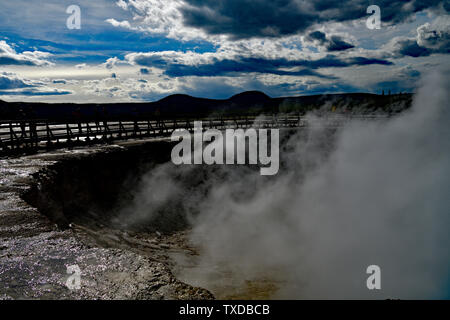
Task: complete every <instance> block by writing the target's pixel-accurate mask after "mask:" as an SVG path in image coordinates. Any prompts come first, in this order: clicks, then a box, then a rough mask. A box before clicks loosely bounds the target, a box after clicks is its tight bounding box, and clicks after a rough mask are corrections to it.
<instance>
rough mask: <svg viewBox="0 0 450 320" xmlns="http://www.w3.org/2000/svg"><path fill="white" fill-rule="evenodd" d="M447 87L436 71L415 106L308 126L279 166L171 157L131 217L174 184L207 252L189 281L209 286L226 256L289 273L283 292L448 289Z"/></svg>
mask: <svg viewBox="0 0 450 320" xmlns="http://www.w3.org/2000/svg"><path fill="white" fill-rule="evenodd" d="M449 92H450V81H449V79H448V77H444V76H443V75H439V74H433V75H430V76H429V77H427V78H425V79H424V81H423V85H422V87H421V89H419V90H418V93H417V94H416V96H415V99H414V102H413V106H412V108H411V109H410V110H409V111H407V112H404V113H403V114H401V115H399V116H396V117H394V118H392V119H390V120H387V121H382V122H358V121H354V122H352V123H350V124H349V125H347V126H346V127H344V128H342V129H340V130H339V131H338V132H337V133H336V134H332V133H330V130H329V129H326V128H325V127H321V126H318V127H314V128H310V129H308V130H302V131H299V132H298V134H296V135H294V136H291V137H290V138H289V140H288V141H287V142H285V143H283V149H282V150H280V157H281V159H282V165H281V167H280V171H279V173H278V175H277V176H274V177H261V176H260V175H259V173H258V171H257V170H252V169H251V168H246V167H235V166H221V167H219V168H215V169H211V168H207V169H206V170H203V169H202V170H203V171H202V172H203V173H199V171H200V170H199V169H198V166H197V167H196V168H193V167H188V168H181V169H179V170H178V171H177V173H174V172H175V171H174V167H173V165H171V164H166V165H163V166H161V167H160V168H158V169H156V171H153V172H152V173H150V174H149V177H148V178H147V179H145V183H144V185H143V189H142V190H141V191H140V193H139V194H140V195H141V196H138V197H137V199H141V200H142V199H150V200H152V201H147V200H145V201H141V203H142V205H136V204H135V205H134V206H133V209H132V210H131V211H133V215H132V216H130V210H129V211H128V218H127V219H128V221H134V222H136V223H141V222H142V221H143V219H149V217H150V216H152V215H154V214H155V213H154V212H155V210H154V208H155V206H160V205H161V203H162V202H170V201H169V198H172V197H171V196H169V195H170V190H171V189H172V188H171V186H176V187H175V191H176V192H175V197H176V199H178V200H179V201H180V203H182V205H181V207H178V210H181V211H182V212H183V214H185V215H186V216H187V217H188V219H189V220H190V221H191V224H192V226H193V229H192V233H191V240H192V242H193V243H194V244H195V245H196V246H197V247H198V248H199V250H200V252H201V257H202V260H201V261H200V265H199V270H202V272H201V273H196V276H197V277H199V276H201V277H202V278H201V279H199V278H197V279H191V281H192V282H194V284H200V285H204V286H205V287H207V288H208V282H209V281H210V280H211V279H212V278H214V277H215V276H217V274H215V269H214V267H217V268H219V267H220V268H225V269H227V270H229V271H230V272H231V274H233V277H234V278H235V279H237V280H242V281H244V280H251V279H255V277H257V276H260V275H261V276H264V277H269V278H271V279H272V280H273V281H275V282H277V283H282V284H283V285H282V286H281V287H280V288H279V290H278V292H277V294H276V296H275V298H293V299H297V298H439V297H444V296H445V295H446V293H445V291H446V290H448V277H449V270H450V256H449V252H450V250H449V247H450V236H449V227H450V198H449V190H450V110H449V105H448V101H450V96H449ZM180 172H181V173H180ZM193 172H195V174H193ZM205 172H206V173H205ZM188 174H190V175H193V176H196V177H198V175H199V174H202V176H201V177H200V178H198V179H199V181H200V182H201V183H200V182H199V183H198V184H196V185H195V186H196V187H194V188H190V189H189V188H186V187H185V186H182V185H180V182H179V181H178V180H177V179H179V178H180V176H183V175H184V176H185V175H188ZM154 192H157V193H156V196H158V194H159V193H161V196H162V197H161V198H158V199H156V198H155V193H154ZM146 194H147V195H153V196H152V197H153V198H149V197H145V195H146ZM150 202H151V203H150ZM130 219H131V220H130ZM373 264H375V265H379V266H380V267H381V276H382V290H379V291H369V290H368V289H367V287H366V279H367V277H368V275H367V274H366V268H367V266H369V265H373Z"/></svg>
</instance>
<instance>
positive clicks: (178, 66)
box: [133, 54, 392, 79]
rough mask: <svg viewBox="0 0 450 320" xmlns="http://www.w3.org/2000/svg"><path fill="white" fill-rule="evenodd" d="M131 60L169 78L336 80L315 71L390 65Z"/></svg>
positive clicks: (357, 60) (329, 59)
mask: <svg viewBox="0 0 450 320" xmlns="http://www.w3.org/2000/svg"><path fill="white" fill-rule="evenodd" d="M133 62H134V63H136V64H138V65H141V66H147V67H150V66H153V67H158V68H162V69H164V74H165V75H167V76H170V77H184V76H199V77H211V76H224V75H230V74H234V73H267V74H275V75H291V76H315V77H319V78H326V79H335V78H334V77H332V76H328V75H323V74H320V73H318V72H316V71H315V69H321V68H344V67H350V66H362V65H372V64H378V65H391V64H392V62H390V61H388V60H381V59H373V58H365V57H351V58H338V57H336V56H334V55H328V56H326V57H324V58H321V59H318V60H287V59H284V58H280V59H264V58H251V57H236V58H235V59H234V60H231V59H223V60H219V59H213V60H212V62H210V63H205V64H197V65H187V64H182V63H176V62H170V61H168V60H167V59H164V58H163V57H161V56H158V55H156V56H146V55H139V54H138V55H136V56H134V57H133Z"/></svg>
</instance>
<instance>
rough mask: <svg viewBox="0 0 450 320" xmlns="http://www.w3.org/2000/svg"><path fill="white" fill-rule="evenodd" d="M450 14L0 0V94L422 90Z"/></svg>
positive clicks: (27, 97)
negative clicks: (375, 23)
mask: <svg viewBox="0 0 450 320" xmlns="http://www.w3.org/2000/svg"><path fill="white" fill-rule="evenodd" d="M73 5H75V6H77V7H78V8H79V9H80V10H79V13H80V14H79V18H80V19H79V21H80V25H79V28H73V27H70V28H69V26H72V25H73V24H74V23H75V24H76V22H77V21H78V20H77V19H76V18H77V17H75V18H74V11H68V10H67V9H68V8H69V7H70V6H73ZM370 5H377V6H378V7H379V9H380V28H379V29H376V28H373V24H370V23H369V25H368V20H369V22H373V21H374V20H373V19H374V18H375V15H376V13H373V11H369V13H368V10H367V9H368V7H369V6H370ZM449 13H450V4H449V2H448V1H439V0H435V1H420V0H415V1H405V0H389V1H388V0H374V1H363V0H341V1H334V0H324V1H312V0H226V1H225V0H118V1H117V0H96V1H92V0H42V1H31V0H15V1H9V0H0V99H2V100H5V101H41V102H79V103H84V102H94V103H107V102H129V101H135V102H141V101H155V100H158V99H161V98H163V97H165V96H168V95H171V94H177V93H182V94H189V95H192V96H198V97H206V98H220V99H222V98H228V97H230V96H232V95H234V94H237V93H240V92H242V91H246V90H259V91H263V92H265V93H266V94H268V95H269V96H272V97H281V96H299V95H310V94H319V93H341V92H372V93H381V92H382V91H383V90H384V91H385V92H386V93H387V92H388V91H389V90H391V92H393V93H397V92H414V90H415V89H416V87H417V85H418V82H419V81H418V80H419V79H420V78H421V76H422V75H423V74H425V73H427V72H428V71H430V70H432V69H439V70H441V71H446V72H448V71H450V56H449V53H450V15H449ZM75 14H76V12H75ZM369 27H370V28H369Z"/></svg>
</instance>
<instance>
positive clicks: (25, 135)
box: [0, 114, 385, 156]
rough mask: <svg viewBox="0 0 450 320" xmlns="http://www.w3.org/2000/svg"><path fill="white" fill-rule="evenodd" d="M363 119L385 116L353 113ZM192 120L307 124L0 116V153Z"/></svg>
mask: <svg viewBox="0 0 450 320" xmlns="http://www.w3.org/2000/svg"><path fill="white" fill-rule="evenodd" d="M353 118H355V117H334V118H332V119H335V120H334V122H333V121H331V122H330V123H328V125H331V126H333V125H335V126H339V125H341V124H342V122H345V121H348V120H349V119H353ZM357 118H361V119H364V120H367V119H379V118H385V117H367V116H364V117H357ZM194 121H202V126H203V128H204V129H212V128H215V129H218V130H225V129H229V128H234V129H236V128H250V127H253V128H296V127H303V126H305V125H310V124H311V120H308V121H307V120H306V119H305V118H304V117H302V116H300V114H270V115H268V114H265V115H235V116H234V115H230V116H214V117H204V118H192V117H191V118H189V117H183V118H162V117H153V118H146V119H144V118H122V119H117V118H110V119H88V118H83V119H81V118H79V119H74V118H72V119H60V120H45V119H37V120H36V119H35V120H0V156H5V155H10V154H23V153H32V152H36V151H38V150H40V149H54V148H60V147H66V146H68V147H71V146H76V145H86V144H94V143H99V142H105V143H106V142H111V141H114V140H120V139H137V138H148V137H167V136H170V135H171V134H172V132H173V131H174V130H178V129H187V130H189V131H193V127H194Z"/></svg>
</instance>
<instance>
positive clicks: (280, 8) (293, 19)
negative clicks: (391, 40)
mask: <svg viewBox="0 0 450 320" xmlns="http://www.w3.org/2000/svg"><path fill="white" fill-rule="evenodd" d="M185 2H186V3H188V6H185V7H183V8H181V12H182V14H183V18H184V23H185V24H186V25H188V26H192V27H196V28H201V29H203V30H204V31H206V32H207V33H209V34H226V35H229V36H231V37H232V38H235V39H242V38H251V37H279V36H283V35H291V34H296V33H299V32H303V31H305V30H306V29H308V28H309V27H311V26H313V25H314V24H320V23H326V22H333V21H336V22H345V21H352V20H356V19H359V18H362V17H366V16H368V14H367V13H366V10H367V7H368V6H369V5H370V4H372V3H370V2H368V1H366V0H342V1H335V0H325V1H313V0H304V1H299V0H226V1H225V0H186V1H185ZM376 4H377V5H378V6H380V8H381V18H382V21H383V22H386V23H398V22H402V21H404V20H406V19H407V18H409V17H410V16H411V15H413V14H414V13H416V12H420V11H423V10H425V9H437V8H441V10H444V11H446V12H449V10H450V6H449V5H448V3H447V1H436V0H435V1H433V0H425V1H420V0H417V1H409V3H408V1H404V0H393V1H391V0H379V1H377V3H376ZM406 4H407V5H406Z"/></svg>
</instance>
